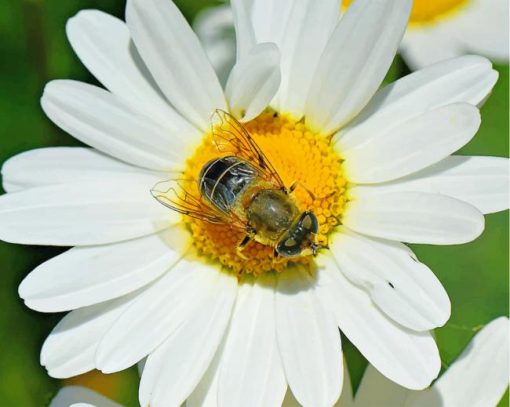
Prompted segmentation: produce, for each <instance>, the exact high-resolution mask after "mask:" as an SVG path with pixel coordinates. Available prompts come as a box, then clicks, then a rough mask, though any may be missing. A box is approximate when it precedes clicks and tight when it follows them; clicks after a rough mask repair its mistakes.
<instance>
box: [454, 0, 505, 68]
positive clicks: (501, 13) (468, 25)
mask: <svg viewBox="0 0 510 407" xmlns="http://www.w3.org/2000/svg"><path fill="white" fill-rule="evenodd" d="M470 6H471V7H466V12H465V13H462V14H459V22H458V23H457V24H456V27H455V28H457V31H456V32H455V35H456V37H457V40H458V41H459V43H461V44H462V46H463V48H464V49H468V50H469V51H470V52H473V53H476V54H480V55H485V56H487V57H489V58H491V59H492V60H495V61H498V62H500V63H503V64H508V58H509V53H510V49H509V45H510V44H509V42H510V32H509V30H510V10H509V4H508V1H506V0H491V1H485V0H471V2H470Z"/></svg>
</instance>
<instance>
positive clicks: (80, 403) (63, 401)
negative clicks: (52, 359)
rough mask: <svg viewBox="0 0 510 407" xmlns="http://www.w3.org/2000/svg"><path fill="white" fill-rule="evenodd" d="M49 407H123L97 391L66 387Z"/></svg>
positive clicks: (79, 387)
mask: <svg viewBox="0 0 510 407" xmlns="http://www.w3.org/2000/svg"><path fill="white" fill-rule="evenodd" d="M49 407H123V406H122V405H121V404H117V403H114V402H113V401H111V400H110V399H108V398H106V397H104V396H102V395H101V394H99V393H96V392H95V391H92V390H89V389H87V388H85V387H81V386H66V387H64V388H62V389H60V391H59V392H58V394H57V396H56V397H55V398H54V399H53V400H51V403H50V405H49Z"/></svg>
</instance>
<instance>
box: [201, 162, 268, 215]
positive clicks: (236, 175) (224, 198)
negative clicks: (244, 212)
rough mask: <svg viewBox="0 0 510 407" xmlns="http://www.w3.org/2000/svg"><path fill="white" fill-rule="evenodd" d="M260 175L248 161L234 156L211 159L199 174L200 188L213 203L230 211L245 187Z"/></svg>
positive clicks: (221, 208) (220, 208) (224, 210)
mask: <svg viewBox="0 0 510 407" xmlns="http://www.w3.org/2000/svg"><path fill="white" fill-rule="evenodd" d="M258 176H259V174H258V171H257V169H256V168H255V167H254V166H252V165H251V164H250V163H248V162H247V161H244V160H241V159H239V158H237V157H234V156H228V157H222V158H216V159H214V160H211V161H209V162H208V163H207V164H206V165H204V167H203V168H202V171H200V176H199V180H198V183H199V190H200V193H201V194H202V196H203V197H205V198H206V199H207V200H208V201H209V202H210V203H211V204H213V205H214V206H215V207H216V208H218V209H219V210H220V211H222V212H225V213H228V212H229V211H230V210H231V209H232V207H233V206H234V204H235V203H236V201H237V199H238V198H239V197H240V196H241V194H242V192H243V191H244V189H245V188H246V187H247V186H248V185H249V184H251V183H252V182H253V181H254V180H256V179H257V177H258Z"/></svg>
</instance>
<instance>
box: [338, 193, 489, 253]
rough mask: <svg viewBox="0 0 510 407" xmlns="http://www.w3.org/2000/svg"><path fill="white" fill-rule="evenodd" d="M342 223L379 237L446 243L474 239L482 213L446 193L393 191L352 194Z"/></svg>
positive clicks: (479, 227)
mask: <svg viewBox="0 0 510 407" xmlns="http://www.w3.org/2000/svg"><path fill="white" fill-rule="evenodd" d="M342 223H343V224H344V225H346V226H347V227H349V228H350V229H352V230H354V231H356V232H358V233H362V234H366V235H369V236H374V237H380V238H383V239H388V240H396V241H401V242H407V243H424V244H440V245H448V244H460V243H467V242H470V241H472V240H474V239H476V238H477V237H478V236H479V235H480V234H481V233H482V232H483V228H484V217H483V215H482V214H481V213H480V212H479V211H478V210H477V209H476V208H474V207H473V206H471V205H469V204H467V203H465V202H462V201H459V200H457V199H454V198H450V197H448V196H444V195H438V194H428V193H423V192H394V193H387V194H381V195H377V196H370V197H369V198H365V197H363V196H360V197H359V198H357V199H356V196H355V195H353V200H352V201H351V202H349V203H348V204H347V207H346V210H345V213H344V215H343V218H342Z"/></svg>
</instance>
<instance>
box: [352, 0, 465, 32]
mask: <svg viewBox="0 0 510 407" xmlns="http://www.w3.org/2000/svg"><path fill="white" fill-rule="evenodd" d="M352 1H353V0H343V1H342V5H343V7H344V8H347V7H349V5H350V4H351V3H352ZM468 3H469V0H414V2H413V9H412V10H411V17H410V18H409V26H410V27H415V26H420V25H427V24H433V23H435V22H437V21H440V20H443V19H445V18H448V17H450V16H451V15H453V14H455V13H456V12H457V11H459V10H460V9H462V8H463V7H464V6H466V5H467V4H468Z"/></svg>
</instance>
